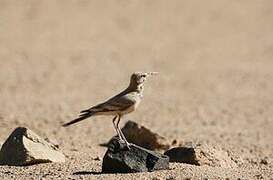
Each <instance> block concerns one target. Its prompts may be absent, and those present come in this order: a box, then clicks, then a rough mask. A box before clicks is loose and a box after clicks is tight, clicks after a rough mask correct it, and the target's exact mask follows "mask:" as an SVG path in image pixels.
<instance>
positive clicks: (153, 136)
mask: <svg viewBox="0 0 273 180" xmlns="http://www.w3.org/2000/svg"><path fill="white" fill-rule="evenodd" d="M121 131H122V132H123V134H124V135H125V136H126V139H127V140H128V142H130V143H133V144H136V145H138V146H141V147H144V148H146V149H149V150H167V149H169V148H170V147H171V146H172V145H174V143H177V141H176V140H174V141H169V140H168V139H166V138H164V137H162V136H160V135H158V134H157V133H154V132H152V131H151V130H149V129H148V128H146V127H144V126H141V125H139V124H137V123H136V122H133V121H128V122H127V123H126V124H125V125H124V127H123V128H122V129H121ZM115 138H117V137H116V136H115V137H113V138H112V139H115ZM112 139H111V140H112ZM111 140H110V141H109V142H108V143H106V144H102V145H103V146H108V145H109V144H111Z"/></svg>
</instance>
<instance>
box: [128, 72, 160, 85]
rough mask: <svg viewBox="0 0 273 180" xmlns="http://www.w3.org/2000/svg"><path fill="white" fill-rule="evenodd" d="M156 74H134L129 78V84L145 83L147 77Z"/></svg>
mask: <svg viewBox="0 0 273 180" xmlns="http://www.w3.org/2000/svg"><path fill="white" fill-rule="evenodd" d="M156 74H158V72H135V73H133V74H132V76H131V83H134V84H137V85H138V84H142V83H144V82H145V81H146V79H147V77H149V76H151V75H156Z"/></svg>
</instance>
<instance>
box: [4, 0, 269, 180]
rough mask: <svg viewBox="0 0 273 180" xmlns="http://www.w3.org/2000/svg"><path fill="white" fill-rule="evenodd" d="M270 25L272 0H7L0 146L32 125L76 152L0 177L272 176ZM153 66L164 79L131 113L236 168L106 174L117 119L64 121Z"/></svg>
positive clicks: (177, 167)
mask: <svg viewBox="0 0 273 180" xmlns="http://www.w3.org/2000/svg"><path fill="white" fill-rule="evenodd" d="M272 22H273V3H272V1H270V0H260V1H238V0H221V1H219V0H212V1H202V0H193V1H188V0H187V1H186V0H181V1H180V0H176V1H175V0H172V1H163V0H162V1H149V0H144V1H133V0H114V1H104V0H103V1H100V0H97V1H95V0H94V1H87V0H79V1H72V0H71V1H35V0H22V1H8V0H6V1H5V0H0V102H1V109H0V119H1V120H0V141H4V140H5V139H6V138H7V136H8V135H9V134H10V133H11V131H12V130H13V129H14V128H15V127H17V126H26V127H29V128H30V129H32V130H33V131H35V132H36V133H38V134H40V135H41V136H43V137H50V138H53V139H56V140H57V141H58V142H59V143H60V147H61V150H62V151H63V152H64V153H65V154H66V155H67V162H66V163H63V164H57V163H56V164H41V165H34V166H28V167H8V166H1V167H0V178H1V179H39V178H41V179H42V178H44V179H113V178H116V179H129V178H130V179H139V178H140V179H152V178H154V179H160V178H162V179H172V178H173V179H184V178H192V179H202V178H208V179H224V178H230V179H237V178H240V179H262V178H264V179H270V178H272V177H273V119H272V118H273V83H272V82H273V34H272V32H273V23H272ZM150 70H152V71H158V72H160V76H157V77H155V78H152V79H151V80H149V81H148V82H147V83H146V89H145V98H144V101H143V102H142V104H141V105H140V107H139V109H138V111H137V112H135V113H133V114H131V115H129V116H127V117H126V119H127V120H128V119H131V120H134V121H137V122H139V123H141V124H144V125H145V126H146V127H150V128H151V129H152V130H154V131H156V132H157V133H159V134H161V135H163V136H165V137H168V138H176V139H178V140H180V141H192V142H202V143H211V144H215V145H217V146H219V147H221V148H222V149H225V150H227V151H228V152H229V153H230V155H231V157H232V158H233V159H234V161H235V162H236V163H237V165H238V168H224V167H210V166H193V165H187V164H171V170H169V171H158V172H152V173H136V174H101V173H100V171H101V164H102V161H101V160H96V157H101V158H102V157H103V154H104V153H105V150H106V149H104V148H103V147H100V146H99V145H98V144H100V143H104V142H106V141H108V140H109V139H110V138H111V137H112V136H113V135H114V134H115V131H114V128H113V127H112V123H111V120H110V118H109V117H96V118H93V119H90V120H89V121H86V122H83V123H80V124H78V125H75V126H73V127H69V128H67V129H64V128H61V127H60V124H62V123H63V122H67V121H69V120H71V119H72V118H74V117H76V116H77V114H78V112H79V111H80V110H82V109H84V108H87V107H89V106H90V105H93V104H96V103H98V102H100V101H103V100H104V99H105V98H108V97H109V96H112V95H113V94H115V93H117V92H119V91H121V90H122V89H123V88H125V87H126V86H127V84H128V81H129V76H130V74H131V73H132V72H134V71H150ZM124 123H125V119H124V121H123V122H122V124H124ZM77 172H85V173H82V174H81V175H74V173H77Z"/></svg>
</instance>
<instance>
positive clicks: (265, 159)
mask: <svg viewBox="0 0 273 180" xmlns="http://www.w3.org/2000/svg"><path fill="white" fill-rule="evenodd" d="M260 164H264V165H268V161H267V158H263V159H261V161H260Z"/></svg>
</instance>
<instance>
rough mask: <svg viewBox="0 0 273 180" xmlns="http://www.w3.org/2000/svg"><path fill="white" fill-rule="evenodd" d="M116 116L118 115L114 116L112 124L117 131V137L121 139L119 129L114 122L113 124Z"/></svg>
mask: <svg viewBox="0 0 273 180" xmlns="http://www.w3.org/2000/svg"><path fill="white" fill-rule="evenodd" d="M117 117H118V116H115V117H114V119H113V125H114V127H115V130H116V132H117V134H118V137H119V139H122V137H121V135H120V133H119V130H118V128H117V126H116V124H115V121H116V119H117Z"/></svg>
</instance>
